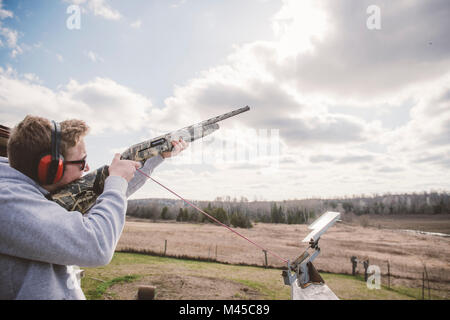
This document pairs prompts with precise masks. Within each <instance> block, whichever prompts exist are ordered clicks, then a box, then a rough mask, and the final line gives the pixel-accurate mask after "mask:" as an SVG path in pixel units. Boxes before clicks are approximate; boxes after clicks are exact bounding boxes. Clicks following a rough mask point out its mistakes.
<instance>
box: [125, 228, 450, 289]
mask: <svg viewBox="0 0 450 320" xmlns="http://www.w3.org/2000/svg"><path fill="white" fill-rule="evenodd" d="M448 221H449V220H447V223H448ZM441 223H442V222H441ZM236 230H237V231H239V232H240V233H242V234H243V235H245V236H246V237H248V238H249V239H251V240H252V241H254V242H256V243H258V244H259V245H261V246H263V247H266V248H267V249H268V250H270V251H273V252H275V253H276V254H278V255H280V256H281V257H283V258H285V259H289V260H293V259H294V258H296V257H297V256H298V255H299V254H300V253H301V252H302V251H303V250H304V249H305V248H306V246H305V244H304V243H301V240H302V239H303V237H304V236H305V235H306V234H308V229H307V226H306V225H284V224H265V223H258V224H255V226H254V228H252V229H239V228H236ZM164 240H167V255H171V256H190V257H199V258H204V259H208V258H212V259H216V260H217V261H222V262H227V263H232V264H240V263H242V264H249V265H253V264H256V265H263V264H264V255H263V252H262V251H261V250H260V249H258V248H257V247H255V246H254V245H252V244H250V243H249V242H247V241H245V240H244V239H242V238H240V237H238V236H237V235H235V234H233V233H232V232H230V231H229V230H227V229H225V228H223V227H221V226H215V225H211V224H189V223H174V222H165V223H162V222H159V223H151V222H142V221H127V223H126V225H125V229H124V232H123V235H122V237H121V239H120V241H119V244H118V247H117V250H118V251H120V250H126V249H132V250H136V251H140V250H142V251H145V250H147V251H151V252H157V253H162V252H163V251H164ZM320 245H321V248H322V252H321V254H320V256H319V257H318V258H317V259H316V260H315V266H316V268H318V269H319V270H320V271H325V272H332V273H346V274H349V273H351V263H350V257H351V256H356V257H358V259H360V260H363V259H366V258H368V259H369V260H370V264H375V265H378V266H379V267H380V268H381V272H382V274H383V277H382V282H383V284H384V283H387V277H386V276H384V275H385V274H386V273H387V261H388V260H389V261H390V266H391V267H390V269H391V274H392V277H391V285H392V284H394V285H395V284H399V285H400V284H402V285H410V286H419V285H420V286H421V282H420V281H419V282H418V283H417V281H418V280H419V279H421V278H422V272H423V263H426V268H427V271H428V275H429V277H430V278H431V280H432V281H431V283H430V286H431V287H433V288H437V289H440V290H442V292H443V297H446V298H450V293H449V292H450V290H449V287H450V238H444V237H436V236H427V235H417V234H411V233H406V232H401V231H398V230H391V229H383V228H379V227H376V228H374V227H367V228H364V227H362V226H358V225H350V224H338V225H336V226H334V227H333V228H331V229H330V230H329V231H328V232H327V233H326V234H325V235H324V236H323V237H322V239H321V243H320ZM216 247H217V256H216ZM268 263H269V265H272V266H275V267H282V266H284V263H283V261H281V260H279V259H278V258H276V257H274V256H271V255H268ZM358 271H359V273H363V271H364V270H363V268H362V266H361V267H358ZM434 280H436V281H434Z"/></svg>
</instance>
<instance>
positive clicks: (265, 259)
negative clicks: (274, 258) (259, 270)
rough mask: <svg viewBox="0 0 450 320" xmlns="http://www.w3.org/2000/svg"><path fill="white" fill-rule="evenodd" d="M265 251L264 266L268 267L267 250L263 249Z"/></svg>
mask: <svg viewBox="0 0 450 320" xmlns="http://www.w3.org/2000/svg"><path fill="white" fill-rule="evenodd" d="M263 252H264V261H265V264H264V268H267V251H266V250H263Z"/></svg>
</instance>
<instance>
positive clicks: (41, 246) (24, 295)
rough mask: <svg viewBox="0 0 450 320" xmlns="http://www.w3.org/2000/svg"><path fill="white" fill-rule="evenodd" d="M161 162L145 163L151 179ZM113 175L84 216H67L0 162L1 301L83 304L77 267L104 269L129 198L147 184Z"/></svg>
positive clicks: (141, 179)
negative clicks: (77, 277)
mask: <svg viewBox="0 0 450 320" xmlns="http://www.w3.org/2000/svg"><path fill="white" fill-rule="evenodd" d="M162 161H163V158H162V157H161V156H157V157H153V158H150V159H149V160H147V162H146V163H145V166H144V168H143V170H144V171H145V172H146V173H147V174H151V172H152V171H153V169H154V168H155V167H156V166H158V165H159V164H160V163H161V162H162ZM145 180H146V178H145V177H144V176H143V175H141V174H139V173H137V172H136V174H135V177H134V178H133V179H132V180H131V181H130V183H127V181H126V180H125V179H124V178H121V177H117V176H113V177H108V178H107V179H106V181H105V188H104V191H103V193H102V194H101V195H100V196H99V197H98V199H97V202H96V204H95V205H94V206H93V207H92V209H91V210H90V211H89V212H88V213H87V214H86V215H84V216H83V215H82V214H81V213H79V212H77V211H74V212H68V211H67V210H66V209H64V208H62V207H60V206H59V205H58V204H56V203H55V202H53V201H49V200H47V198H46V197H45V196H46V195H48V191H46V190H45V189H44V188H42V187H41V186H39V185H38V184H37V183H36V182H35V181H33V180H32V179H30V178H29V177H27V176H26V175H24V174H22V173H21V172H19V171H17V170H15V169H13V168H11V167H10V166H9V164H8V159H6V158H3V157H0V300H4V299H33V300H35V299H45V300H48V299H57V300H62V299H85V296H84V294H83V292H82V290H81V288H80V286H79V282H78V281H76V274H75V272H76V267H75V268H74V266H83V267H95V266H101V265H106V264H108V263H109V262H110V261H111V259H112V256H113V254H114V250H115V248H116V245H117V242H118V241H119V238H120V235H121V233H122V230H123V226H124V223H125V213H126V208H127V196H129V195H131V194H132V193H133V192H134V191H136V190H137V189H138V188H139V187H140V186H142V185H143V184H144V183H145Z"/></svg>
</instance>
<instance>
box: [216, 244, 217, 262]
mask: <svg viewBox="0 0 450 320" xmlns="http://www.w3.org/2000/svg"><path fill="white" fill-rule="evenodd" d="M216 261H217V244H216Z"/></svg>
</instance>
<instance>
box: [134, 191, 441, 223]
mask: <svg viewBox="0 0 450 320" xmlns="http://www.w3.org/2000/svg"><path fill="white" fill-rule="evenodd" d="M192 202H193V203H194V204H195V205H197V206H198V207H200V208H202V210H204V211H205V212H206V213H208V214H209V215H211V216H213V217H214V218H216V219H217V220H219V221H220V222H222V223H224V224H226V225H228V226H233V227H241V228H251V227H252V223H257V222H265V223H286V224H303V223H307V224H309V223H311V222H312V221H313V220H315V219H316V218H317V217H318V216H320V215H321V214H322V213H324V212H326V211H339V212H341V213H343V214H355V215H358V216H360V215H404V214H425V215H433V214H450V194H449V193H447V192H423V193H412V194H389V193H388V194H383V195H377V194H375V195H371V196H364V195H361V196H352V197H342V198H334V199H302V200H284V201H248V199H246V198H245V197H241V199H240V200H237V199H236V198H234V199H231V198H230V197H225V198H219V197H218V198H216V199H215V200H214V201H192ZM127 215H129V216H133V217H138V218H145V219H152V220H159V219H163V220H176V221H179V222H183V221H186V222H198V223H209V222H211V223H214V221H212V220H211V219H209V218H208V217H206V216H205V215H203V214H202V213H200V212H198V211H197V210H195V209H193V208H190V207H187V206H186V205H185V204H184V202H183V201H181V200H174V199H139V200H129V201H128V209H127Z"/></svg>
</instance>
